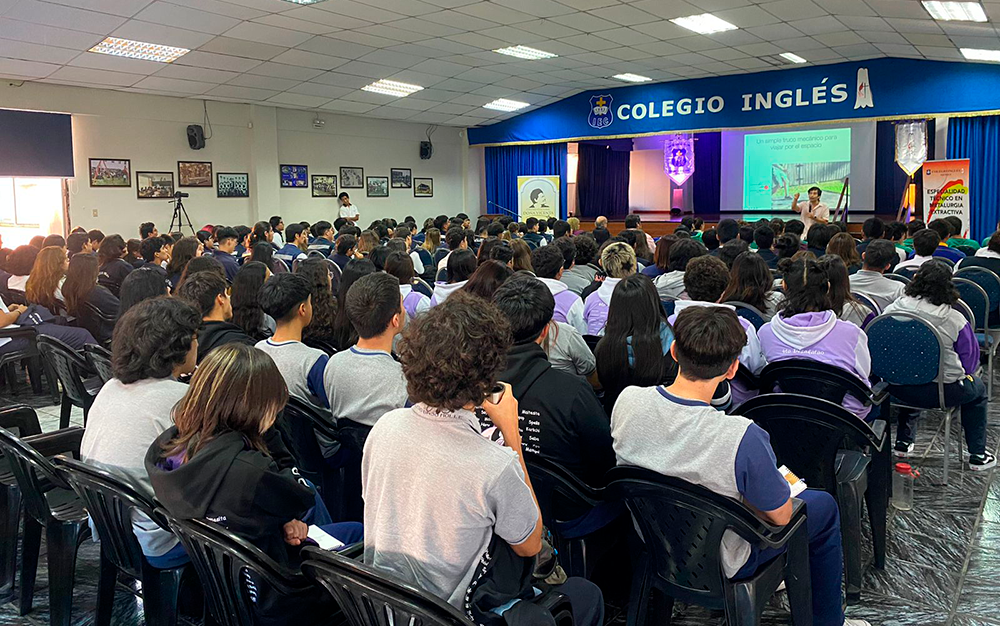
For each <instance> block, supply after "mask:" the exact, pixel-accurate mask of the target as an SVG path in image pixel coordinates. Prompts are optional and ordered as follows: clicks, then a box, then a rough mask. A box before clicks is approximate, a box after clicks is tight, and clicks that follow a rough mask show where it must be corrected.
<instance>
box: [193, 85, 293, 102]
mask: <svg viewBox="0 0 1000 626" xmlns="http://www.w3.org/2000/svg"><path fill="white" fill-rule="evenodd" d="M277 93H278V92H276V91H270V90H267V89H254V88H252V87H240V86H238V85H219V86H218V87H216V88H215V89H212V90H211V91H209V92H208V95H212V96H223V97H227V98H239V99H240V100H252V101H255V102H261V101H263V100H267V99H268V98H270V97H271V96H274V95H277Z"/></svg>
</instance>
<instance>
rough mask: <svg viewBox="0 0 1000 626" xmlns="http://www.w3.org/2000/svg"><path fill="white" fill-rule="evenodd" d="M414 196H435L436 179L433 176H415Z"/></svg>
mask: <svg viewBox="0 0 1000 626" xmlns="http://www.w3.org/2000/svg"><path fill="white" fill-rule="evenodd" d="M413 197H414V198H433V197H434V179H433V178H414V179H413Z"/></svg>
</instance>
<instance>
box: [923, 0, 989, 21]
mask: <svg viewBox="0 0 1000 626" xmlns="http://www.w3.org/2000/svg"><path fill="white" fill-rule="evenodd" d="M923 5H924V8H925V9H927V12H928V13H930V14H931V17H933V18H934V19H936V20H942V21H957V22H985V21H986V11H984V10H983V7H982V6H981V5H980V4H979V3H978V2H937V0H933V1H932V0H924V2H923Z"/></svg>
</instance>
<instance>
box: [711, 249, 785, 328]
mask: <svg viewBox="0 0 1000 626" xmlns="http://www.w3.org/2000/svg"><path fill="white" fill-rule="evenodd" d="M730 275H731V278H730V279H729V285H728V286H727V287H726V290H725V291H724V292H723V293H722V299H721V300H720V302H723V303H725V302H743V303H746V304H749V305H750V306H752V307H754V308H756V309H757V310H758V311H760V312H761V313H763V314H764V321H768V320H770V319H771V318H772V317H774V314H775V313H776V312H777V310H778V305H779V303H780V302H781V294H780V293H778V292H777V291H774V279H773V278H772V276H771V270H770V269H769V268H768V267H767V262H766V261H764V259H763V258H761V256H760V255H759V254H757V253H756V252H744V253H742V254H740V255H739V256H738V257H736V260H735V261H734V262H733V268H732V269H731V270H730Z"/></svg>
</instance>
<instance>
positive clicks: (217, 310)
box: [177, 271, 254, 363]
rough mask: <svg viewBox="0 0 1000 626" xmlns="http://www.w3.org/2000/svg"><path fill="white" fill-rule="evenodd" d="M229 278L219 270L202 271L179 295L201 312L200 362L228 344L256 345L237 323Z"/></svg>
mask: <svg viewBox="0 0 1000 626" xmlns="http://www.w3.org/2000/svg"><path fill="white" fill-rule="evenodd" d="M229 291H230V290H229V286H228V285H227V284H226V279H225V278H223V277H222V276H220V275H219V274H217V273H216V272H215V271H204V272H198V273H197V274H194V275H191V276H188V277H187V280H185V281H184V284H183V285H181V287H180V289H179V290H178V292H177V295H178V296H179V297H181V298H184V299H185V300H189V301H191V303H192V304H194V305H195V306H196V307H198V309H199V310H200V311H201V317H202V325H201V329H200V330H199V331H198V362H199V363H201V362H202V361H203V360H204V359H205V356H206V355H207V354H208V353H209V352H211V351H212V350H213V349H215V348H217V347H219V346H222V345H225V344H227V343H242V344H245V345H248V346H252V345H254V340H253V339H251V338H250V336H249V335H247V334H246V332H244V330H243V329H242V328H240V327H239V326H237V325H236V324H232V323H230V321H229V320H231V319H232V318H233V303H232V302H231V301H230V300H229Z"/></svg>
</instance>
